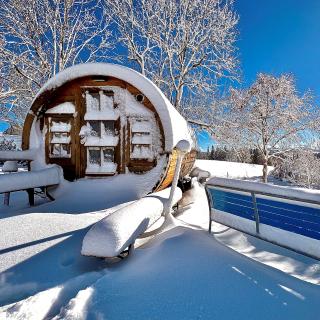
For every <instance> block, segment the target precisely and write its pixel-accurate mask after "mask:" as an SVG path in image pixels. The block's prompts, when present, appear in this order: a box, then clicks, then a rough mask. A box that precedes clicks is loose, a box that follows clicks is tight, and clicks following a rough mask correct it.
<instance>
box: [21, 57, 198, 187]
mask: <svg viewBox="0 0 320 320" xmlns="http://www.w3.org/2000/svg"><path fill="white" fill-rule="evenodd" d="M181 139H187V140H189V141H190V142H192V137H191V133H190V129H189V128H188V125H187V122H186V121H185V119H184V118H183V117H182V116H181V115H180V114H179V113H178V112H177V110H176V109H175V108H174V107H173V106H172V105H171V103H170V102H169V100H168V99H167V98H166V97H165V96H164V94H163V93H162V92H161V91H160V90H159V88H158V87H157V86H156V85H155V84H154V83H152V82H151V81H150V80H148V79H147V78H146V77H144V76H143V75H142V74H140V73H138V72H136V71H134V70H132V69H129V68H127V67H123V66H119V65H115V64H107V63H89V64H82V65H77V66H73V67H70V68H68V69H65V70H64V71H62V72H60V73H59V74H57V75H56V76H55V77H53V78H51V79H50V80H49V81H48V82H47V83H46V84H45V85H44V86H43V87H42V88H41V90H40V91H39V93H38V94H37V96H36V97H35V99H34V101H33V103H32V105H31V109H30V111H29V112H28V114H27V117H26V120H25V123H24V128H23V138H22V148H23V149H24V150H26V149H39V152H37V153H38V156H37V162H38V163H42V164H43V165H48V164H58V165H59V166H61V167H62V168H63V172H64V176H65V178H66V179H68V180H71V181H72V180H75V179H79V178H84V177H105V178H107V177H108V176H114V175H125V174H129V173H130V174H139V175H142V174H147V173H148V172H152V170H155V168H157V169H158V170H157V171H156V174H154V175H153V176H152V179H154V184H153V185H154V187H153V190H161V189H163V188H165V187H167V186H169V185H170V183H171V182H172V179H173V173H174V169H175V164H176V160H177V152H176V151H175V145H176V144H177V142H178V141H180V140H181ZM195 156H196V151H195V150H192V151H191V152H190V153H188V154H187V155H186V156H185V158H184V160H183V165H182V171H181V176H185V175H187V174H188V173H189V172H190V170H191V169H192V167H193V164H194V161H195ZM150 191H151V190H150Z"/></svg>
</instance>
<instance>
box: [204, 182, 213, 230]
mask: <svg viewBox="0 0 320 320" xmlns="http://www.w3.org/2000/svg"><path fill="white" fill-rule="evenodd" d="M205 191H206V196H207V199H208V206H209V228H208V231H209V233H211V227H212V218H211V209H213V200H212V197H211V194H210V191H209V188H208V187H207V186H205Z"/></svg>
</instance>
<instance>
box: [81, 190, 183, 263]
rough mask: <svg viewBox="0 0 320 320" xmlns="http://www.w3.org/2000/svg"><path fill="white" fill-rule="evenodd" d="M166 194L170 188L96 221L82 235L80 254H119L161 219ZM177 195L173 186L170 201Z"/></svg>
mask: <svg viewBox="0 0 320 320" xmlns="http://www.w3.org/2000/svg"><path fill="white" fill-rule="evenodd" d="M169 193H170V188H168V189H165V190H162V191H160V192H157V193H153V194H150V195H148V196H146V197H144V198H142V199H140V200H137V201H135V202H133V203H131V204H129V205H128V206H126V207H123V208H121V209H119V210H117V211H115V212H113V213H112V214H111V215H110V216H108V217H106V218H104V219H102V220H100V221H99V222H98V223H96V224H95V225H94V226H92V228H91V229H90V230H89V231H88V232H87V234H86V235H85V237H84V239H83V243H82V250H81V254H82V255H85V256H94V257H102V258H113V257H117V256H120V255H121V253H122V252H124V251H125V249H126V248H130V247H132V246H133V244H134V242H135V241H136V239H137V238H138V237H139V236H141V235H142V234H143V233H144V232H145V231H146V230H147V229H148V228H149V227H150V226H151V225H153V224H154V223H155V222H156V221H157V220H158V219H160V218H161V216H162V214H163V212H164V209H165V208H166V205H167V203H168V199H169ZM181 197H182V192H181V190H180V189H179V188H177V189H176V191H175V193H174V197H173V204H176V203H177V202H178V201H179V200H180V199H181Z"/></svg>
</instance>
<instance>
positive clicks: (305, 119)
mask: <svg viewBox="0 0 320 320" xmlns="http://www.w3.org/2000/svg"><path fill="white" fill-rule="evenodd" d="M219 118H220V126H219V127H218V130H217V131H219V133H218V134H217V136H218V137H219V138H220V139H222V140H224V141H227V142H228V143H229V144H230V145H234V146H236V147H239V146H245V147H247V148H257V149H258V150H259V151H260V152H261V155H262V157H263V181H264V182H267V176H268V162H269V160H270V159H273V158H277V157H278V156H279V155H280V154H283V153H285V152H288V151H291V150H292V149H296V148H301V146H302V145H303V141H305V136H306V135H308V134H310V132H311V130H313V129H315V128H316V126H317V123H319V109H318V107H316V106H314V105H313V104H312V96H311V93H310V92H309V91H308V92H306V93H305V94H304V95H302V96H299V94H298V92H297V90H296V87H295V81H294V78H293V77H292V76H291V75H281V76H280V77H274V76H271V75H266V74H259V75H258V77H257V80H256V81H255V82H254V83H253V85H252V86H251V87H250V88H248V89H243V90H241V89H238V90H237V89H233V90H231V96H230V100H229V103H228V105H225V106H224V107H223V108H222V109H221V113H220V115H219Z"/></svg>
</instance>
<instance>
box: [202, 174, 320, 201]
mask: <svg viewBox="0 0 320 320" xmlns="http://www.w3.org/2000/svg"><path fill="white" fill-rule="evenodd" d="M207 185H209V186H210V185H215V186H220V187H231V188H237V189H245V190H246V191H248V192H250V191H255V192H258V193H259V192H260V193H268V194H272V195H278V196H280V197H281V196H282V197H289V198H292V199H299V200H302V201H303V200H307V201H316V202H320V191H318V190H309V189H302V188H292V187H284V186H275V185H271V184H266V183H261V182H251V181H243V180H235V179H224V178H211V179H210V180H209V181H208V182H207Z"/></svg>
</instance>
